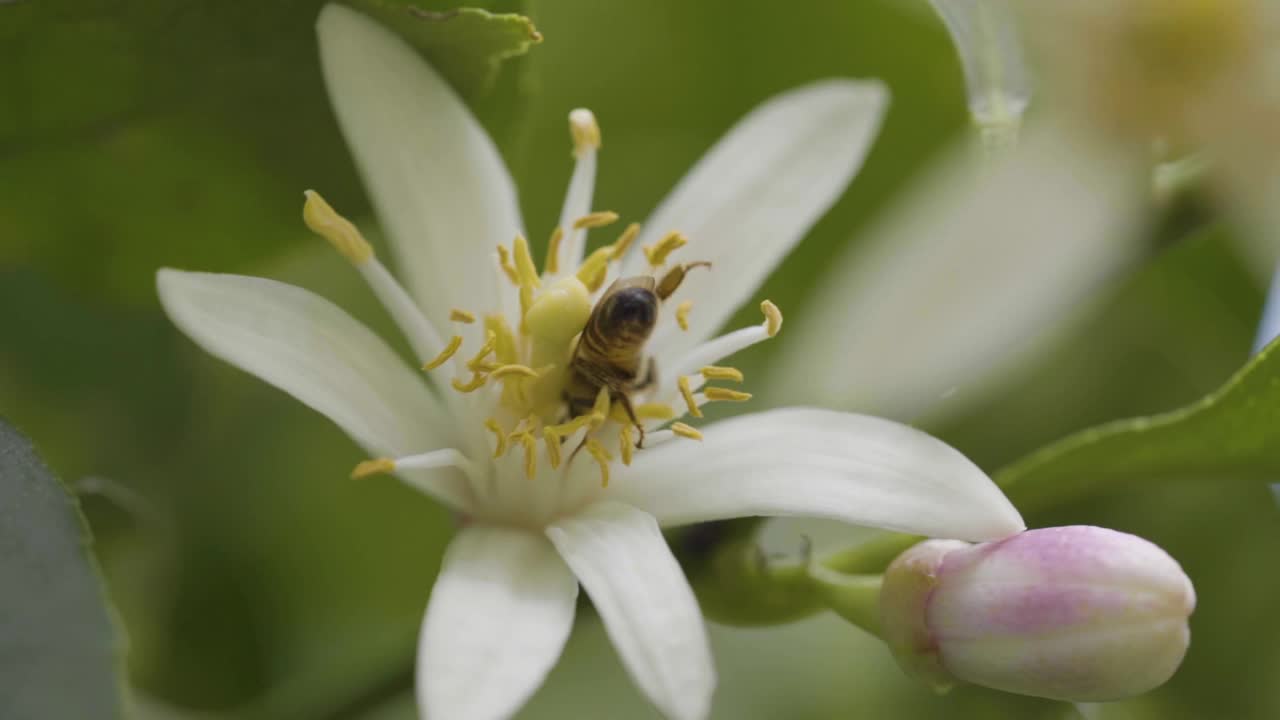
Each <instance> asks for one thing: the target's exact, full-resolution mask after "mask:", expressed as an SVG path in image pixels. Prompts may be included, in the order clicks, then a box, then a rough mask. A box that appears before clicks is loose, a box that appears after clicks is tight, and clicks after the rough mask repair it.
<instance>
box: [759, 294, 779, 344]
mask: <svg viewBox="0 0 1280 720" xmlns="http://www.w3.org/2000/svg"><path fill="white" fill-rule="evenodd" d="M760 312H762V313H764V320H765V324H764V328H765V330H766V331H767V332H768V333H769V337H773V336H774V335H777V334H778V331H779V330H781V329H782V311H781V310H779V309H778V306H777V305H774V304H773V303H772V302H770V301H768V300H765V301H764V302H762V303H760Z"/></svg>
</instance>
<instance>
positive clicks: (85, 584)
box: [0, 421, 124, 718]
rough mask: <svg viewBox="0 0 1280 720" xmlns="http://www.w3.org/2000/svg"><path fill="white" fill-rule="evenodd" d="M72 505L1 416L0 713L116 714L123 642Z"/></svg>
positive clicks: (121, 701)
mask: <svg viewBox="0 0 1280 720" xmlns="http://www.w3.org/2000/svg"><path fill="white" fill-rule="evenodd" d="M89 544H90V538H89V530H88V527H87V526H86V525H85V522H84V518H83V517H82V516H81V515H80V509H79V506H78V504H77V502H76V500H75V498H74V496H72V495H71V494H70V493H69V492H67V489H66V488H65V487H63V485H62V483H61V482H59V481H58V479H57V478H55V477H54V476H53V474H52V473H50V472H49V469H48V468H47V467H45V465H44V463H42V462H41V461H40V458H39V457H37V456H36V453H35V450H34V449H33V448H32V447H31V443H30V442H28V441H27V439H26V438H24V437H23V436H22V435H21V434H19V433H18V432H17V431H16V430H14V429H13V428H12V427H11V426H10V425H9V424H8V423H5V422H4V421H0V588H4V591H3V592H0V717H6V718H118V717H122V713H123V706H124V688H123V685H122V683H121V679H120V675H119V665H120V656H121V649H122V645H123V643H122V642H121V641H120V639H119V636H118V634H117V632H116V627H115V624H114V615H113V612H112V610H111V609H110V607H109V606H108V604H107V600H106V594H105V592H104V590H103V587H102V582H101V578H100V577H99V574H98V566H97V562H96V561H95V560H94V558H93V556H92V555H91V554H90V552H89Z"/></svg>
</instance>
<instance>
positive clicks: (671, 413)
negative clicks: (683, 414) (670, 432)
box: [632, 402, 676, 420]
mask: <svg viewBox="0 0 1280 720" xmlns="http://www.w3.org/2000/svg"><path fill="white" fill-rule="evenodd" d="M632 410H635V411H636V419H637V420H670V419H671V418H673V417H675V416H676V411H675V410H673V409H672V408H671V406H670V405H668V404H666V403H658V402H648V403H640V404H639V405H635V406H633V407H632Z"/></svg>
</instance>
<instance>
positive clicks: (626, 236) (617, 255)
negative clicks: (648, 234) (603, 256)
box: [609, 223, 640, 260]
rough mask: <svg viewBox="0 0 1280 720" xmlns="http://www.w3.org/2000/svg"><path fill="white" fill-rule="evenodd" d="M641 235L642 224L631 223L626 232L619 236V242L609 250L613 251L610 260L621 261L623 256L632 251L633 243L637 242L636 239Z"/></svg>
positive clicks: (616, 241)
mask: <svg viewBox="0 0 1280 720" xmlns="http://www.w3.org/2000/svg"><path fill="white" fill-rule="evenodd" d="M639 235H640V223H631V224H630V225H628V226H627V229H626V230H623V231H622V234H621V235H619V236H618V239H617V240H614V241H613V244H612V245H610V246H609V248H610V249H611V250H612V251H613V252H612V253H611V254H610V257H609V259H610V260H621V259H622V256H623V255H626V254H627V251H628V250H630V249H631V243H633V242H635V241H636V237H637V236H639Z"/></svg>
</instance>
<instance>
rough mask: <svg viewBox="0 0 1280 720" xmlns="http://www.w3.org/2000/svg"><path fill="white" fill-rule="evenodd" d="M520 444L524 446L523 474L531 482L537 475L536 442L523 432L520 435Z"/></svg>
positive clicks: (527, 433) (530, 435)
mask: <svg viewBox="0 0 1280 720" xmlns="http://www.w3.org/2000/svg"><path fill="white" fill-rule="evenodd" d="M520 444H522V445H524V474H525V477H527V478H529V479H530V480H532V479H533V478H534V477H535V476H536V475H537V474H538V441H537V440H535V439H534V437H533V433H530V432H525V433H521V434H520Z"/></svg>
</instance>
